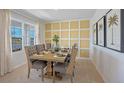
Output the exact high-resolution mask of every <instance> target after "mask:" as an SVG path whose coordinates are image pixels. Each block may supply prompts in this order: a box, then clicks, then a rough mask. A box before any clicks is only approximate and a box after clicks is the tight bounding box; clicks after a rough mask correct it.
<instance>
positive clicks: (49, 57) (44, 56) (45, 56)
mask: <svg viewBox="0 0 124 93" xmlns="http://www.w3.org/2000/svg"><path fill="white" fill-rule="evenodd" d="M58 54H62V55H63V56H59V55H58ZM67 54H68V52H64V53H62V52H61V53H59V52H58V53H51V52H50V51H43V53H41V54H34V55H32V56H30V59H38V60H45V61H48V62H52V61H54V62H61V63H64V61H65V58H66V56H67Z"/></svg>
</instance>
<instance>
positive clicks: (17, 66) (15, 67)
mask: <svg viewBox="0 0 124 93" xmlns="http://www.w3.org/2000/svg"><path fill="white" fill-rule="evenodd" d="M25 64H26V63H22V64H19V65H16V66H14V67H13V69H12V70H15V69H17V68H19V67H21V66H23V65H25Z"/></svg>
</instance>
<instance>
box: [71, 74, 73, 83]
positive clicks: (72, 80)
mask: <svg viewBox="0 0 124 93" xmlns="http://www.w3.org/2000/svg"><path fill="white" fill-rule="evenodd" d="M71 83H73V76H72V75H71Z"/></svg>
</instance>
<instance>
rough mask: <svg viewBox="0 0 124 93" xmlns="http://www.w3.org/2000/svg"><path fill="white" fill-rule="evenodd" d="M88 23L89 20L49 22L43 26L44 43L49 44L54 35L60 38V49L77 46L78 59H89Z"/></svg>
mask: <svg viewBox="0 0 124 93" xmlns="http://www.w3.org/2000/svg"><path fill="white" fill-rule="evenodd" d="M89 23H90V21H89V20H72V21H71V20H69V21H68V20H66V21H60V22H51V23H47V24H46V25H45V30H46V31H45V42H47V43H48V42H49V43H50V42H51V43H53V41H52V38H53V36H54V35H58V36H59V37H60V40H59V44H60V46H61V47H69V48H70V47H72V46H73V44H74V43H77V44H78V57H80V58H89V52H90V51H89V48H90V47H89V46H90V40H89V38H90V25H89Z"/></svg>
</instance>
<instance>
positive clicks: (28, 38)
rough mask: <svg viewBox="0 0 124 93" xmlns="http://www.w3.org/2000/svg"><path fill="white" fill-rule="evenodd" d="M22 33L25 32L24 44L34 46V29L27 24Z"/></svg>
mask: <svg viewBox="0 0 124 93" xmlns="http://www.w3.org/2000/svg"><path fill="white" fill-rule="evenodd" d="M24 31H25V44H26V45H34V44H35V27H34V26H31V25H29V24H25V25H24Z"/></svg>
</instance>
